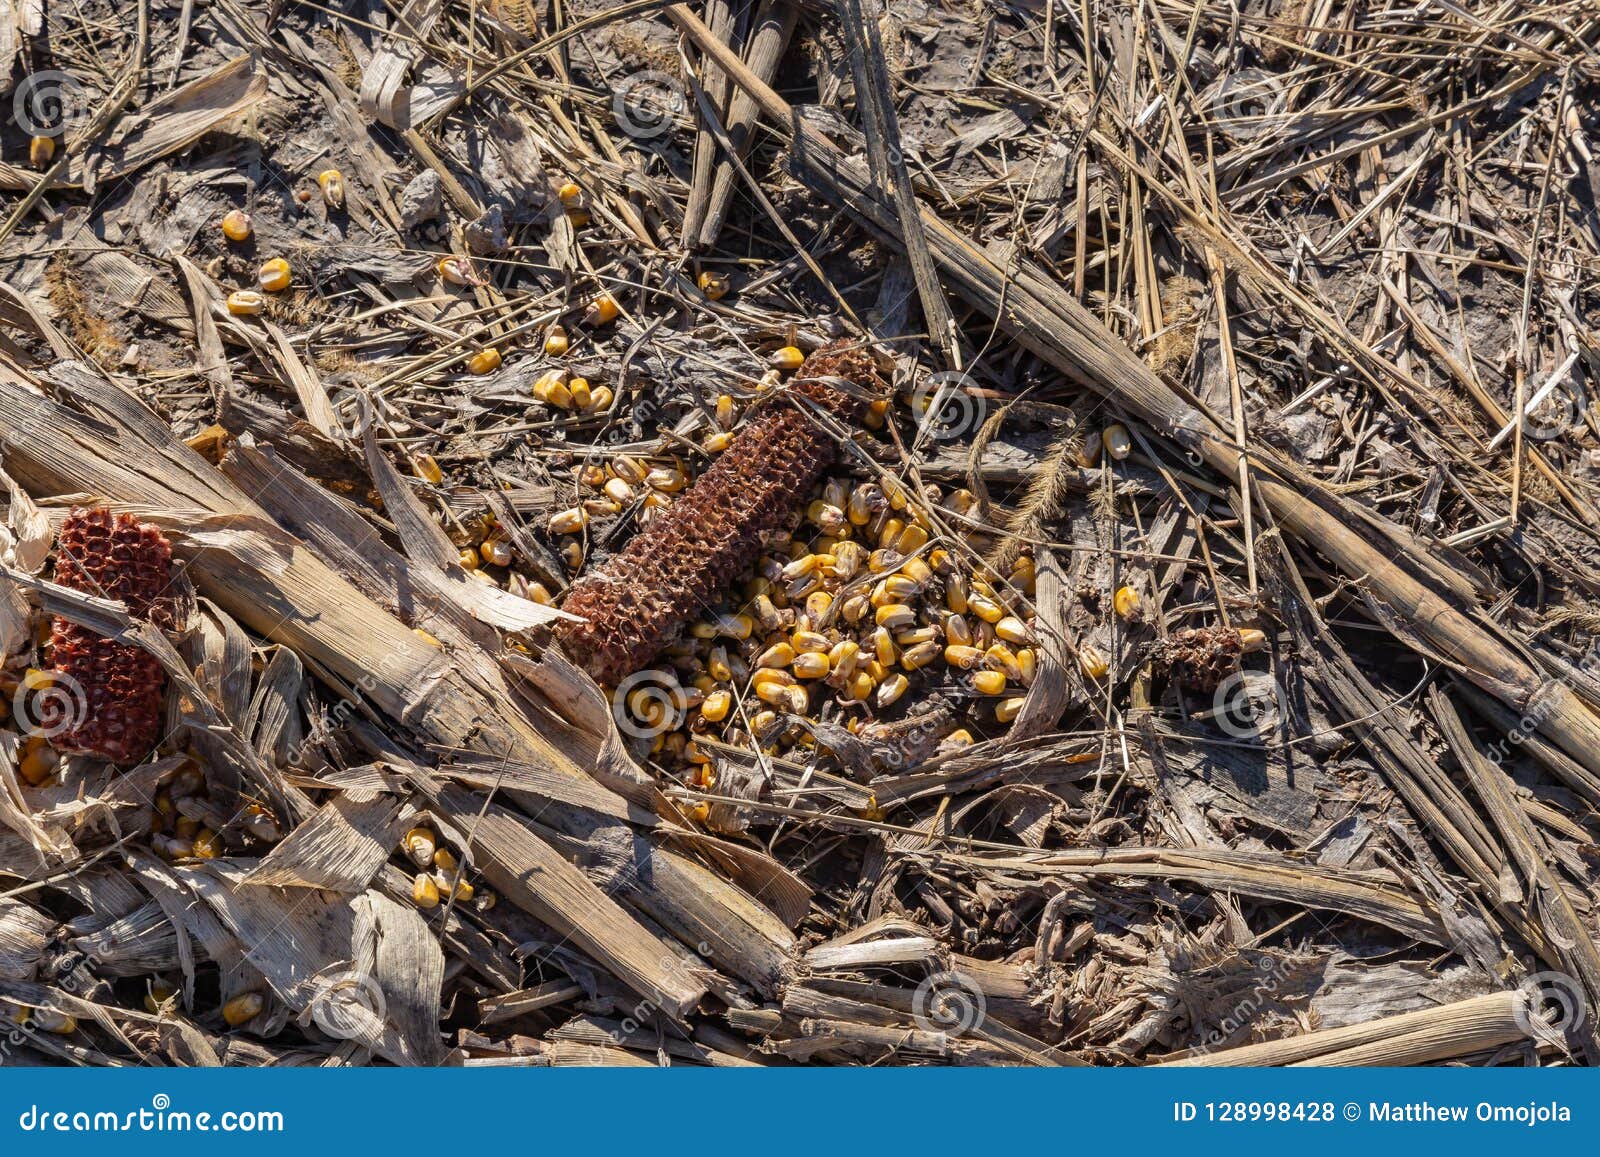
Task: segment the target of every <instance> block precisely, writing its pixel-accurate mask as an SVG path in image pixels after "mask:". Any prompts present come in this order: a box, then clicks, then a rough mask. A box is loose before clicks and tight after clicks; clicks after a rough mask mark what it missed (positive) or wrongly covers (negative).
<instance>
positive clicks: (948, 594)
mask: <svg viewBox="0 0 1600 1157" xmlns="http://www.w3.org/2000/svg"><path fill="white" fill-rule="evenodd" d="M944 605H945V606H947V607H949V608H950V610H951V611H953V612H954V613H955V614H958V615H964V614H966V613H967V611H968V609H969V607H968V604H967V580H966V579H964V578H962V577H961V576H960V575H959V574H953V575H950V576H949V577H948V578H946V579H945V584H944Z"/></svg>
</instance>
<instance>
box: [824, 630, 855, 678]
mask: <svg viewBox="0 0 1600 1157" xmlns="http://www.w3.org/2000/svg"><path fill="white" fill-rule="evenodd" d="M860 655H861V644H859V643H857V642H856V641H855V640H854V639H842V640H840V641H839V642H837V643H835V644H834V645H833V646H831V647H829V648H828V666H829V667H830V668H831V669H832V671H833V673H834V674H835V675H838V676H840V677H842V678H847V677H848V676H849V675H850V674H851V673H852V672H853V671H854V670H855V669H856V660H857V659H858V658H859V657H860Z"/></svg>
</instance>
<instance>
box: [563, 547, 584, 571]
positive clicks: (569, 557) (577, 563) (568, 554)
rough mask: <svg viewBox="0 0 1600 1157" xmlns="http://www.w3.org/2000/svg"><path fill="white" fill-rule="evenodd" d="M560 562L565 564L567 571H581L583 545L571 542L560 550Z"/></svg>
mask: <svg viewBox="0 0 1600 1157" xmlns="http://www.w3.org/2000/svg"><path fill="white" fill-rule="evenodd" d="M561 561H562V562H564V563H566V565H567V569H568V570H570V571H577V570H582V569H583V543H581V542H577V541H573V542H569V543H567V545H566V546H564V547H562V548H561Z"/></svg>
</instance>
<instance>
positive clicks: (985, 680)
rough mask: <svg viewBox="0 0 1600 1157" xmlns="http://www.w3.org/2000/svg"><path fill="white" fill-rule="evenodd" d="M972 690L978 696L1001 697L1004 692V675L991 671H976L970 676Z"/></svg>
mask: <svg viewBox="0 0 1600 1157" xmlns="http://www.w3.org/2000/svg"><path fill="white" fill-rule="evenodd" d="M972 689H973V690H974V691H976V692H977V693H978V694H979V695H1003V694H1005V690H1006V673H1005V672H1004V671H996V670H993V669H990V670H986V671H978V672H976V673H974V674H973V676H972Z"/></svg>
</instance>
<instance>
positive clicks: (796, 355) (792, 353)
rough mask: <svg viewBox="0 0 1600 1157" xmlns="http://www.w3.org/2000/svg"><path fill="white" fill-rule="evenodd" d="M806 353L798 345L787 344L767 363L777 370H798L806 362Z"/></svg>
mask: <svg viewBox="0 0 1600 1157" xmlns="http://www.w3.org/2000/svg"><path fill="white" fill-rule="evenodd" d="M805 360H806V355H805V353H804V352H803V351H802V350H800V349H799V348H798V347H796V346H792V345H786V346H784V347H783V348H782V349H780V350H779V351H778V352H777V353H775V354H773V355H772V356H771V357H770V358H768V359H767V364H768V365H769V366H771V367H772V368H773V369H777V370H797V369H799V368H800V366H801V365H802V364H803V363H804V362H805Z"/></svg>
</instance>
